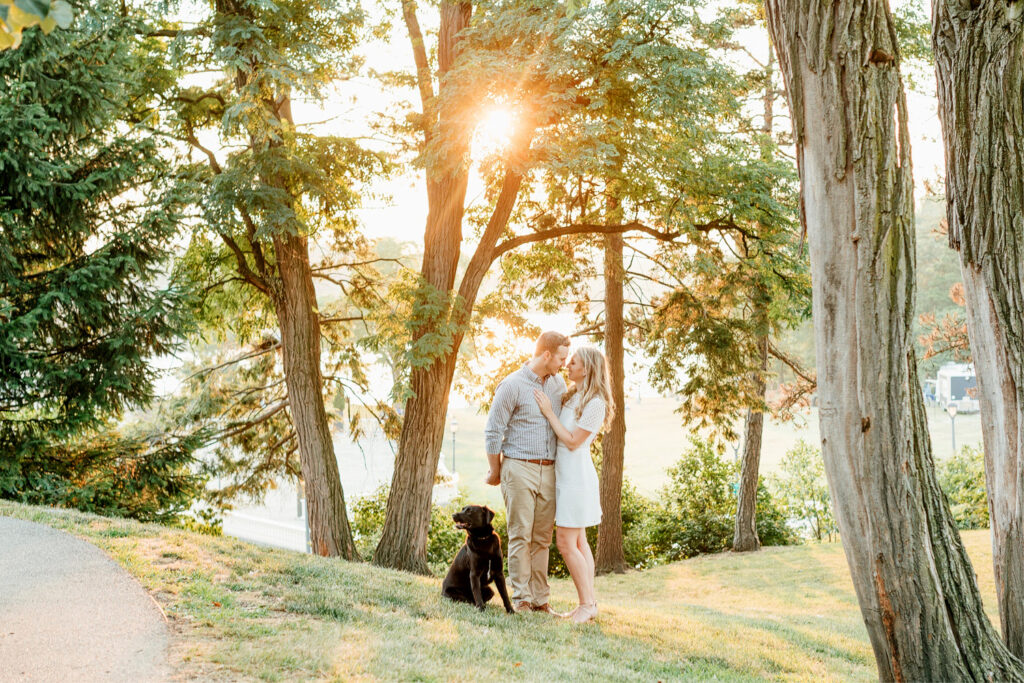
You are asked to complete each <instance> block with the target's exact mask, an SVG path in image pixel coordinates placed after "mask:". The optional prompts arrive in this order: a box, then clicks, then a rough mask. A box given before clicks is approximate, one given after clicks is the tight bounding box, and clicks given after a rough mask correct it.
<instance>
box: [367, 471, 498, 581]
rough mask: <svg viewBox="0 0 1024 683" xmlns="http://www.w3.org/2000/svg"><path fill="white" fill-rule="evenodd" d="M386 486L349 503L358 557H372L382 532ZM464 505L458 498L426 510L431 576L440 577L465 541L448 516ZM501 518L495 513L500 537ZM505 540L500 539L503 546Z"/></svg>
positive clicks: (462, 533) (428, 561) (386, 502)
mask: <svg viewBox="0 0 1024 683" xmlns="http://www.w3.org/2000/svg"><path fill="white" fill-rule="evenodd" d="M388 491H389V487H388V486H387V485H384V486H381V487H380V488H379V489H377V490H376V491H374V492H373V493H371V494H370V495H368V496H363V497H362V498H357V499H356V500H355V502H354V503H353V504H352V535H353V536H354V537H355V543H356V549H357V550H358V551H359V554H360V556H361V557H370V556H371V555H373V551H374V549H375V548H376V547H377V543H378V542H379V541H380V536H381V533H382V532H383V530H384V514H385V512H386V510H387V505H388ZM463 505H464V503H463V501H462V498H461V496H459V497H456V498H455V499H454V500H453V501H451V502H450V503H447V504H445V505H433V506H431V509H430V528H429V529H428V530H427V564H428V565H429V566H430V570H431V571H432V572H434V573H440V574H444V573H446V572H447V571H448V565H450V564H451V561H452V558H453V557H455V554H456V553H457V552H458V551H459V548H461V547H462V543H463V542H464V541H465V540H466V532H465V531H462V530H461V529H458V528H456V526H455V523H454V522H453V521H452V513H453V512H455V511H456V510H460V509H461V508H462V506H463ZM504 521H505V516H504V513H503V512H502V511H498V510H496V511H495V517H494V522H493V524H494V526H495V528H496V529H497V528H499V525H500V528H501V531H500V532H499V535H503V534H504V528H505V527H504ZM505 541H506V538H503V539H502V542H503V543H504V542H505Z"/></svg>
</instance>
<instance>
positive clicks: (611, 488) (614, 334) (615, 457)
mask: <svg viewBox="0 0 1024 683" xmlns="http://www.w3.org/2000/svg"><path fill="white" fill-rule="evenodd" d="M615 222H618V221H615ZM622 242H623V238H622V235H621V234H615V235H605V236H604V352H605V355H606V356H607V358H608V367H609V369H610V370H611V378H610V379H611V389H612V403H613V405H614V407H615V416H614V417H613V418H612V423H611V426H610V427H609V428H608V431H607V432H606V433H605V435H604V436H603V437H602V439H601V482H600V487H601V512H602V516H601V524H600V526H598V527H597V554H596V556H595V557H594V567H595V569H596V570H597V572H598V573H599V574H606V573H608V572H618V573H621V572H624V571H626V556H625V553H624V552H623V549H622V469H623V458H624V455H625V449H626V399H625V391H624V388H623V384H624V381H625V374H626V373H625V357H624V356H625V353H624V348H623V337H624V335H625V329H624V326H623V319H622V316H623V292H622V280H623V267H622Z"/></svg>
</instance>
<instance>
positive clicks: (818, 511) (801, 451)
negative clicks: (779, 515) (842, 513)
mask: <svg viewBox="0 0 1024 683" xmlns="http://www.w3.org/2000/svg"><path fill="white" fill-rule="evenodd" d="M771 488H772V489H773V491H774V492H775V496H776V498H777V499H778V500H779V501H780V503H781V504H782V509H783V511H784V515H785V517H786V519H787V520H788V522H789V525H790V526H792V527H794V528H796V529H799V530H800V531H801V532H802V533H803V535H805V536H806V537H807V538H811V539H814V540H816V541H824V540H828V541H831V540H833V539H834V538H836V537H837V536H838V534H839V527H838V526H837V525H836V520H835V517H833V516H832V497H831V495H830V494H829V490H828V482H827V481H826V479H825V463H824V461H823V460H822V457H821V449H819V448H814V447H813V446H811V445H810V444H808V443H807V442H806V441H804V440H803V439H801V440H799V441H797V442H796V445H794V446H793V448H791V449H789V450H788V451H786V454H785V455H784V456H783V457H782V461H781V462H780V463H779V472H778V474H776V475H775V476H773V477H771Z"/></svg>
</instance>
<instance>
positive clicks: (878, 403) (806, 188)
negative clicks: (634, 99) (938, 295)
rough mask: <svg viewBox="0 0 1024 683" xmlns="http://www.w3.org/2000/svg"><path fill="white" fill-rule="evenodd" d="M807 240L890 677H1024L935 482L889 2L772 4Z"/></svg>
mask: <svg viewBox="0 0 1024 683" xmlns="http://www.w3.org/2000/svg"><path fill="white" fill-rule="evenodd" d="M767 9H768V25H769V29H770V31H771V34H772V42H773V44H774V45H775V47H776V49H777V51H778V57H779V64H780V66H781V68H782V72H783V74H784V76H785V80H786V85H787V94H788V97H789V102H790V110H791V112H792V117H793V127H794V134H795V140H796V143H797V162H798V166H799V169H800V179H801V185H802V202H803V209H804V220H805V227H806V229H807V234H808V237H809V243H810V256H811V272H812V279H813V291H814V326H815V333H816V336H817V338H818V344H817V364H818V387H819V392H820V419H821V434H822V450H823V453H824V458H825V467H826V472H827V474H828V480H829V488H830V489H831V492H832V500H833V505H834V508H835V513H836V519H837V520H838V522H839V528H840V534H841V537H842V539H843V549H844V551H845V552H846V557H847V562H848V564H849V566H850V573H851V576H852V578H853V583H854V587H855V589H856V592H857V598H858V601H859V603H860V606H861V614H862V615H863V618H864V622H865V625H866V627H867V631H868V636H869V638H870V640H871V644H872V647H873V649H874V652H875V660H876V664H877V666H878V673H879V677H880V678H882V679H883V680H965V679H971V680H986V679H992V678H995V679H998V680H1024V670H1022V665H1021V662H1020V661H1019V660H1017V659H1016V658H1014V657H1013V655H1012V654H1011V653H1010V652H1009V650H1007V648H1006V647H1005V645H1004V644H1003V643H1002V641H1000V640H999V637H998V635H997V634H996V632H995V630H994V629H993V628H992V625H991V624H990V623H989V622H988V619H987V618H986V617H985V613H984V610H983V608H982V604H981V598H980V596H979V594H978V589H977V585H976V583H975V580H974V572H973V569H972V568H971V565H970V561H969V560H968V558H967V554H966V552H965V551H964V548H963V544H962V543H961V541H960V536H959V532H958V531H957V529H956V526H955V525H954V523H953V520H952V517H951V515H950V513H949V509H948V506H947V504H946V501H945V498H944V497H943V494H942V492H941V490H940V489H939V486H938V483H937V481H936V478H935V472H934V466H933V462H932V454H931V444H930V442H929V437H928V431H927V421H926V418H925V413H924V404H923V400H922V396H921V390H920V387H919V385H918V380H917V371H916V362H915V359H914V353H913V347H912V340H911V336H910V325H911V320H912V317H913V304H914V224H913V196H912V189H913V186H912V175H911V167H910V142H909V139H908V134H907V114H906V103H905V98H904V94H903V85H902V82H901V79H900V74H899V58H898V47H897V43H896V35H895V32H894V29H893V24H892V17H891V15H890V13H889V8H888V6H887V4H886V3H885V2H884V1H882V0H837V1H836V2H831V3H820V2H808V1H807V0H768V2H767Z"/></svg>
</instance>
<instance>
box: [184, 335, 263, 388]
mask: <svg viewBox="0 0 1024 683" xmlns="http://www.w3.org/2000/svg"><path fill="white" fill-rule="evenodd" d="M279 348H281V342H275V343H273V344H271V345H269V346H262V347H260V348H259V349H257V350H255V351H253V352H252V353H247V354H245V355H244V356H239V357H238V358H234V359H232V360H229V361H225V362H223V363H221V364H220V365H214V366H213V367H212V368H203V369H202V370H197V371H196V372H193V373H192V374H191V375H189V376H188V377H186V378H185V381H186V382H187V381H188V380H190V379H192V378H193V377H199V376H200V375H208V374H210V373H211V372H216V371H217V370H220V369H221V368H224V367H227V366H229V365H234V364H235V363H241V362H242V361H243V360H249V359H250V358H255V357H256V356H262V355H264V354H267V353H270V352H271V351H276V350H277V349H279Z"/></svg>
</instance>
